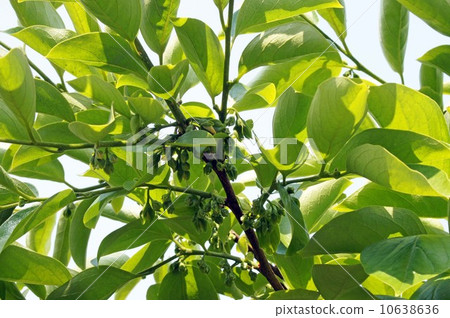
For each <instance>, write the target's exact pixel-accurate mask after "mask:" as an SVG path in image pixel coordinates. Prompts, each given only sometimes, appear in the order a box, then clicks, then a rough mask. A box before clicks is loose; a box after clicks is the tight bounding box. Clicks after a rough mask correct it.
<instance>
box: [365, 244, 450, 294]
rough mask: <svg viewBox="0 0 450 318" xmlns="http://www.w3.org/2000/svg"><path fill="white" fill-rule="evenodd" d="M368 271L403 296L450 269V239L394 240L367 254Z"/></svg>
mask: <svg viewBox="0 0 450 318" xmlns="http://www.w3.org/2000/svg"><path fill="white" fill-rule="evenodd" d="M361 263H362V265H363V266H364V270H365V271H366V272H367V273H368V274H370V275H374V276H375V277H377V278H378V279H380V280H381V281H383V282H385V283H387V284H388V285H390V286H392V287H393V288H394V290H395V291H396V293H397V294H401V293H402V292H404V291H405V290H406V289H408V288H410V287H411V286H413V285H415V284H417V283H419V282H421V281H422V280H425V279H429V278H431V277H433V276H435V275H437V274H440V273H442V272H445V271H447V270H448V269H449V268H450V236H448V235H418V236H409V237H402V238H393V239H388V240H384V241H381V242H378V243H375V244H373V245H371V246H369V247H367V248H365V249H364V250H363V252H362V253H361Z"/></svg>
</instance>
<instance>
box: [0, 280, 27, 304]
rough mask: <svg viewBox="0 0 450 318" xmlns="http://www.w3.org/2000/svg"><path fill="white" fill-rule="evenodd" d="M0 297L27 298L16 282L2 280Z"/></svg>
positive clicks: (5, 298)
mask: <svg viewBox="0 0 450 318" xmlns="http://www.w3.org/2000/svg"><path fill="white" fill-rule="evenodd" d="M0 299H3V300H25V297H24V296H23V295H22V294H21V292H20V290H19V289H18V288H17V285H16V284H14V283H10V282H4V281H0Z"/></svg>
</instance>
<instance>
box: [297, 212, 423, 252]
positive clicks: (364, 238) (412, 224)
mask: <svg viewBox="0 0 450 318" xmlns="http://www.w3.org/2000/svg"><path fill="white" fill-rule="evenodd" d="M394 234H395V235H399V234H401V235H402V236H410V235H419V234H426V230H425V228H424V227H423V225H422V223H421V222H420V220H419V218H418V217H417V216H416V215H415V214H414V213H412V212H411V211H409V210H405V209H400V208H385V207H367V208H363V209H361V210H358V211H355V212H349V213H344V214H343V215H341V216H338V217H336V218H334V219H332V220H331V221H330V222H328V223H327V224H325V225H324V226H323V227H322V228H321V229H320V230H319V231H318V232H316V234H314V236H313V238H312V239H311V240H310V241H309V243H308V245H307V246H306V247H305V248H304V249H303V251H302V254H303V255H305V256H312V255H321V254H339V253H360V252H361V251H362V250H363V249H364V248H365V247H367V246H369V245H371V244H373V243H376V242H378V241H382V240H384V239H387V238H388V237H389V235H394Z"/></svg>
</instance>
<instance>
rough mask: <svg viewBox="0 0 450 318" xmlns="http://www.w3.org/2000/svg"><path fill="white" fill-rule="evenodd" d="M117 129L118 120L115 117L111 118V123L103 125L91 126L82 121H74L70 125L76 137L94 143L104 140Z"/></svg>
mask: <svg viewBox="0 0 450 318" xmlns="http://www.w3.org/2000/svg"><path fill="white" fill-rule="evenodd" d="M111 115H112V113H111ZM115 128H116V120H115V118H114V116H111V118H110V120H109V122H108V123H106V124H103V125H89V124H86V123H84V122H81V121H74V122H71V123H70V124H69V129H70V131H71V132H72V133H73V134H74V135H76V136H77V137H79V138H81V139H83V140H85V141H87V142H92V143H96V142H98V141H100V140H102V139H103V138H105V137H106V136H107V135H108V134H109V133H111V132H112V131H113V130H114V129H115Z"/></svg>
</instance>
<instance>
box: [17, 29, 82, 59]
mask: <svg viewBox="0 0 450 318" xmlns="http://www.w3.org/2000/svg"><path fill="white" fill-rule="evenodd" d="M11 35H12V36H14V37H16V38H18V39H19V40H21V41H22V42H23V43H25V44H26V45H28V46H29V47H31V48H32V49H33V50H35V51H36V52H38V53H40V54H42V55H47V53H48V52H50V50H51V49H52V48H53V47H54V46H55V45H56V44H58V43H59V42H62V41H64V40H67V39H69V38H71V37H73V36H75V35H76V33H75V32H73V31H71V30H66V29H57V28H52V27H49V26H44V25H33V26H30V27H27V28H24V29H21V30H19V31H17V32H14V33H12V34H11Z"/></svg>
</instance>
